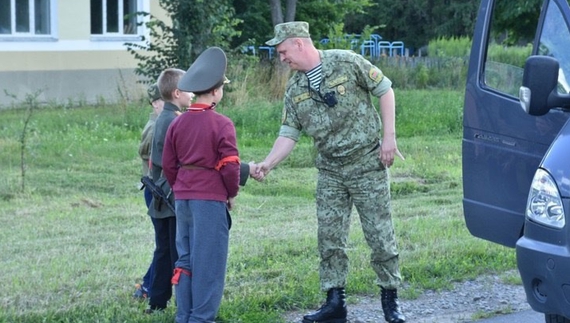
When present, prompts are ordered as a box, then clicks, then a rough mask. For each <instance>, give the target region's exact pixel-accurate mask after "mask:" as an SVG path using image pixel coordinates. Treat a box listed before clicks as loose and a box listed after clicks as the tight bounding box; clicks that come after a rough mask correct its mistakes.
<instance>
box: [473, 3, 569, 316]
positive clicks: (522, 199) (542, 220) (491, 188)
mask: <svg viewBox="0 0 570 323" xmlns="http://www.w3.org/2000/svg"><path fill="white" fill-rule="evenodd" d="M523 3H524V6H530V5H532V4H533V3H534V4H535V6H536V7H535V8H533V9H532V10H530V11H528V12H527V13H526V14H523V15H519V14H517V13H516V9H517V7H518V6H523ZM508 17H511V18H512V21H508V20H506V18H508ZM523 23H524V28H520V27H521V25H522V24H523ZM517 26H518V27H517ZM569 93H570V7H569V1H567V0H544V1H543V0H534V1H524V2H523V1H512V0H482V1H481V5H480V9H479V12H478V19H477V23H476V27H475V33H474V36H473V43H472V49H471V56H470V59H469V68H468V75H467V85H466V90H465V102H464V120H463V129H464V132H463V143H462V155H463V166H462V167H463V194H464V198H463V208H464V215H465V221H466V225H467V227H468V229H469V231H470V232H471V234H472V235H474V236H476V237H479V238H482V239H485V240H489V241H493V242H496V243H499V244H502V245H505V246H508V247H512V248H515V250H516V256H517V265H518V269H519V272H520V276H521V278H522V282H523V284H524V289H525V292H526V297H527V301H528V303H529V304H530V306H531V307H532V308H533V309H534V310H535V311H538V312H540V313H544V314H545V320H546V322H556V323H564V322H567V323H568V322H570V123H568V117H569V116H570V95H569ZM566 219H569V221H568V222H569V223H566Z"/></svg>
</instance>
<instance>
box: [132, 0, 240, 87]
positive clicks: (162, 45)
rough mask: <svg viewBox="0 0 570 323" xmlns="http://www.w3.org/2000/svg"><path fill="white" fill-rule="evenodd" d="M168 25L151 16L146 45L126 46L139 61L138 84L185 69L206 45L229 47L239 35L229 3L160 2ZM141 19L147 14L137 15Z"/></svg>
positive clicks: (218, 0) (200, 0) (221, 0)
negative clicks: (174, 68)
mask: <svg viewBox="0 0 570 323" xmlns="http://www.w3.org/2000/svg"><path fill="white" fill-rule="evenodd" d="M159 3H160V6H161V7H162V8H163V9H165V10H166V12H167V15H168V17H169V18H170V20H171V21H170V22H165V21H161V20H159V19H157V18H156V17H154V16H151V17H150V20H149V21H148V22H147V23H146V27H147V28H148V29H149V32H150V39H145V44H144V45H140V44H137V43H126V44H125V46H126V47H127V50H128V51H129V53H131V54H132V55H133V56H134V58H135V59H136V60H137V61H138V63H137V68H136V69H135V73H136V74H137V75H139V76H142V77H143V80H141V82H143V83H151V82H154V81H155V80H156V79H157V78H158V75H159V74H160V72H162V71H163V70H164V69H166V68H169V67H177V68H181V69H183V70H186V69H188V67H190V65H191V64H192V62H193V61H194V59H195V58H196V57H198V55H200V53H201V52H202V51H204V50H205V49H206V48H208V47H209V46H218V47H221V48H227V47H229V44H230V41H231V39H232V38H233V37H234V36H237V35H239V34H240V32H239V31H237V30H236V26H237V25H238V23H239V22H240V21H239V20H237V19H235V18H234V9H233V7H232V6H231V5H230V0H210V1H204V0H191V1H185V0H160V1H159ZM138 14H139V15H141V16H148V15H149V14H148V13H145V12H140V13H138Z"/></svg>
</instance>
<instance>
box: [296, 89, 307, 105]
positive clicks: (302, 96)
mask: <svg viewBox="0 0 570 323" xmlns="http://www.w3.org/2000/svg"><path fill="white" fill-rule="evenodd" d="M310 98H311V94H310V93H309V92H305V93H303V94H299V95H297V96H296V97H294V98H293V103H295V104H297V103H299V102H301V101H305V100H307V99H310Z"/></svg>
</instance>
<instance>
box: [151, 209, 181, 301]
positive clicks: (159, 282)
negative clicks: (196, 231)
mask: <svg viewBox="0 0 570 323" xmlns="http://www.w3.org/2000/svg"><path fill="white" fill-rule="evenodd" d="M152 223H153V225H154V235H155V239H156V249H155V250H154V258H153V260H152V261H153V264H154V273H153V275H152V283H151V290H152V293H151V295H150V300H149V304H150V306H151V308H152V309H163V308H166V303H167V302H168V301H169V300H170V298H171V297H172V283H171V282H170V280H171V278H172V273H173V271H174V263H175V262H176V260H177V259H178V253H177V252H176V218H175V217H168V218H164V219H153V221H152Z"/></svg>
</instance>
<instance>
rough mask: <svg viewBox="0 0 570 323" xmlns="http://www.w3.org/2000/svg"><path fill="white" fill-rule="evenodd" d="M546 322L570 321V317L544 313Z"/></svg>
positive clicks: (564, 322) (568, 322)
mask: <svg viewBox="0 0 570 323" xmlns="http://www.w3.org/2000/svg"><path fill="white" fill-rule="evenodd" d="M544 321H545V322H546V323H570V319H567V318H565V317H564V316H562V315H558V314H544Z"/></svg>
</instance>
